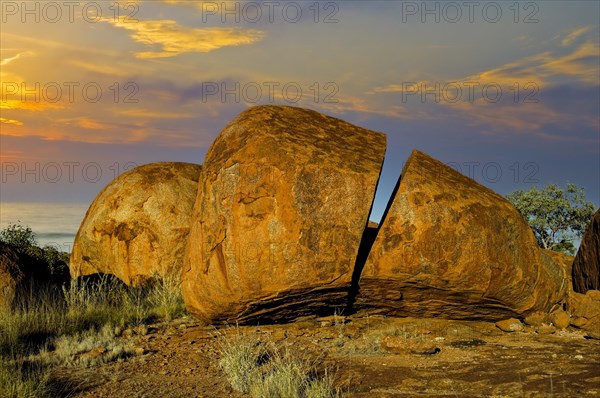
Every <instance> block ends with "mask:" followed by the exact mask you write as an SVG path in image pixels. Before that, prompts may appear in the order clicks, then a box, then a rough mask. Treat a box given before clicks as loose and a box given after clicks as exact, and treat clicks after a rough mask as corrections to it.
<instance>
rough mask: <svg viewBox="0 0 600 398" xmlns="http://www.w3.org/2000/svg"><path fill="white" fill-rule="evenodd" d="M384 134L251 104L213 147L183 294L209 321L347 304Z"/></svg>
mask: <svg viewBox="0 0 600 398" xmlns="http://www.w3.org/2000/svg"><path fill="white" fill-rule="evenodd" d="M384 154H385V135H383V134H381V133H377V132H374V131H370V130H366V129H363V128H360V127H357V126H354V125H351V124H349V123H347V122H344V121H342V120H339V119H336V118H333V117H329V116H325V115H322V114H320V113H317V112H314V111H310V110H307V109H301V108H294V107H283V106H259V107H253V108H250V109H248V110H246V111H245V112H243V113H242V114H240V115H239V116H238V117H236V118H235V119H234V120H233V121H232V122H231V123H230V124H229V125H228V126H227V127H226V128H225V129H224V130H223V131H222V132H221V134H220V135H219V137H218V138H217V139H216V141H215V142H214V143H213V145H212V146H211V148H210V149H209V151H208V153H207V155H206V158H205V161H204V166H203V171H202V176H201V178H200V181H201V182H200V187H199V191H200V192H202V194H201V195H199V196H198V200H197V201H196V205H195V208H194V216H193V223H192V228H191V233H190V238H189V247H188V250H187V254H186V259H185V265H184V272H183V275H182V289H183V293H184V300H185V302H186V305H187V308H188V310H189V311H190V312H191V313H193V314H194V315H196V316H197V317H198V318H200V319H202V320H204V321H207V322H219V321H233V320H235V321H239V322H249V321H252V320H254V319H261V321H262V322H265V321H268V320H269V319H286V318H295V317H299V316H302V315H305V314H307V313H315V312H318V311H321V310H323V309H324V308H328V309H329V310H330V312H331V313H333V308H334V307H338V306H344V305H345V300H346V297H347V291H348V288H349V286H350V284H351V279H352V273H353V267H354V262H355V259H356V255H357V252H358V248H359V244H360V241H361V237H362V234H363V231H364V229H365V227H366V226H367V221H368V216H369V212H370V209H371V204H372V201H373V197H374V194H375V188H376V186H377V181H378V178H379V172H380V169H381V166H382V163H383V157H384Z"/></svg>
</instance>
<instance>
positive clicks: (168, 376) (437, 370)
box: [54, 316, 600, 398]
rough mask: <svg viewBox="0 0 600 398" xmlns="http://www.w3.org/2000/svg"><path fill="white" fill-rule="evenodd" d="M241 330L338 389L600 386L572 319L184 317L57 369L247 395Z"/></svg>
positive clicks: (362, 393) (118, 385)
mask: <svg viewBox="0 0 600 398" xmlns="http://www.w3.org/2000/svg"><path fill="white" fill-rule="evenodd" d="M239 335H242V336H245V337H244V338H247V339H251V340H256V342H265V341H269V342H272V343H274V344H275V345H276V346H277V347H279V348H282V349H285V348H288V349H290V350H291V351H292V352H293V353H294V355H298V356H303V357H305V358H307V359H309V360H310V361H311V363H313V364H314V366H315V368H317V369H318V370H319V371H320V372H324V371H325V370H326V369H327V372H329V373H330V374H331V373H333V374H334V375H335V385H336V386H337V387H339V388H340V389H341V391H342V396H344V397H425V396H426V397H594V396H600V340H597V339H592V338H589V337H586V334H585V333H584V332H582V331H579V330H578V329H573V328H572V327H571V328H569V329H567V330H556V329H555V328H554V327H553V326H541V327H536V328H534V327H529V326H524V327H523V330H522V331H516V332H512V333H507V332H503V331H501V330H500V329H498V328H497V327H496V326H495V325H494V324H493V323H487V322H467V321H448V320H437V319H414V318H385V317H382V316H375V317H374V316H352V317H346V318H344V317H339V316H335V317H328V318H311V319H304V320H300V321H297V322H295V323H291V324H285V325H265V326H240V327H236V326H232V327H220V328H214V327H210V326H203V325H200V324H199V323H198V322H196V321H195V320H193V319H192V318H189V317H184V318H181V319H178V320H175V321H172V322H169V323H161V324H156V325H150V326H147V327H140V328H138V329H134V330H126V331H124V332H123V333H122V335H121V337H118V339H122V340H123V342H124V343H127V344H130V345H133V346H134V347H135V355H134V356H133V357H130V358H128V359H126V360H121V361H120V362H111V363H107V364H104V365H96V366H93V367H90V368H87V369H80V368H71V369H68V368H66V369H61V370H59V371H56V372H55V374H54V378H55V379H56V381H57V382H60V383H63V384H64V385H65V386H68V389H69V390H71V391H73V392H74V393H73V396H74V397H77V398H84V397H85V398H91V397H95V398H101V397H111V398H112V397H140V398H141V397H148V398H149V397H219V398H221V397H243V396H245V395H244V394H241V393H239V392H237V391H234V390H233V389H232V388H231V387H230V384H229V382H228V381H227V379H226V377H225V375H224V373H223V371H222V370H221V369H220V368H219V358H220V355H221V353H220V352H221V351H220V350H221V349H222V347H223V344H224V341H232V339H234V338H235V336H239ZM96 352H98V353H100V354H98V355H101V352H102V349H101V347H100V349H99V350H96ZM91 355H94V354H93V353H91Z"/></svg>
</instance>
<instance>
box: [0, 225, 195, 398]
mask: <svg viewBox="0 0 600 398" xmlns="http://www.w3.org/2000/svg"><path fill="white" fill-rule="evenodd" d="M0 240H2V242H4V243H6V244H9V245H11V246H13V247H14V248H15V250H17V251H18V252H20V253H25V254H27V255H29V256H32V257H35V258H37V259H41V260H43V261H44V263H45V264H46V265H47V266H48V267H49V269H52V267H54V268H53V269H54V270H55V272H64V270H63V269H61V268H60V264H62V265H64V266H65V267H66V261H65V260H66V259H67V253H61V252H58V251H57V250H55V249H54V248H51V247H44V248H40V247H38V246H37V242H36V239H35V234H34V233H33V232H32V231H31V229H30V228H28V227H23V226H20V225H11V226H9V227H8V228H6V229H4V230H3V231H1V232H0ZM67 274H68V273H67ZM18 300H19V301H18V302H17V303H16V304H15V305H14V306H13V309H11V310H9V309H4V310H2V309H0V397H2V398H12V397H15V398H17V397H19V398H20V397H28V398H29V397H61V396H67V395H68V391H69V386H66V385H64V383H63V382H59V381H57V380H55V379H54V378H53V377H52V374H53V369H55V368H56V367H57V366H86V367H87V366H94V365H95V364H97V363H102V362H107V361H112V360H117V359H119V358H124V357H127V356H130V355H131V353H132V347H129V346H127V345H124V344H119V343H117V341H116V340H115V337H116V336H117V335H118V334H119V333H120V331H121V330H124V329H126V328H136V327H140V326H142V325H144V324H145V323H149V322H155V321H161V320H171V319H173V318H176V317H180V316H182V315H184V314H185V308H184V305H183V299H182V297H181V289H180V287H179V279H178V278H177V277H176V276H170V277H165V278H155V280H154V281H153V283H148V284H146V285H145V286H143V287H139V288H132V287H128V286H126V285H124V284H123V283H122V282H120V281H118V280H117V279H116V278H113V277H109V276H106V275H105V276H99V277H97V278H89V279H82V278H80V279H76V280H71V282H70V283H67V284H66V285H64V286H62V288H57V287H56V286H52V285H50V284H48V285H41V286H39V287H36V289H35V290H34V291H31V292H30V294H28V295H21V296H19V299H18ZM99 346H101V347H103V349H104V351H103V352H102V353H101V354H102V355H96V356H85V355H83V356H82V355H81V354H82V353H85V352H86V351H88V350H89V349H91V348H95V347H99Z"/></svg>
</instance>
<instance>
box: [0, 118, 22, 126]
mask: <svg viewBox="0 0 600 398" xmlns="http://www.w3.org/2000/svg"><path fill="white" fill-rule="evenodd" d="M0 123H4V124H14V125H15V126H22V125H23V122H21V121H20V120H15V119H6V118H4V117H0Z"/></svg>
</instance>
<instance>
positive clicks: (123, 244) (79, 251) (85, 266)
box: [69, 162, 201, 285]
mask: <svg viewBox="0 0 600 398" xmlns="http://www.w3.org/2000/svg"><path fill="white" fill-rule="evenodd" d="M200 170H201V166H200V165H194V164H190V163H174V162H164V163H152V164H147V165H144V166H140V167H137V168H135V169H133V170H130V171H127V172H126V173H123V174H122V175H121V176H119V177H118V178H116V179H115V180H114V181H112V182H111V183H110V184H109V185H108V186H106V187H105V188H104V189H103V190H102V191H101V192H100V193H99V194H98V196H97V197H96V199H95V200H94V202H93V203H92V204H91V205H90V208H89V209H88V211H87V213H86V215H85V218H84V220H83V222H82V224H81V226H80V228H79V231H78V232H77V236H76V238H75V245H74V248H73V252H72V254H71V260H70V265H69V267H70V271H71V276H72V277H74V278H75V277H79V276H84V275H90V274H95V273H104V274H112V275H115V276H116V277H117V278H119V279H120V280H122V281H123V282H125V283H126V284H128V285H138V284H140V283H143V282H145V281H146V280H147V279H148V278H150V277H153V276H164V275H165V274H167V273H170V272H175V273H176V274H177V275H179V273H180V270H181V264H182V261H183V253H184V250H185V245H186V242H187V236H188V234H189V228H190V217H191V214H192V208H193V206H194V201H195V200H196V193H197V189H198V178H199V175H200Z"/></svg>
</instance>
